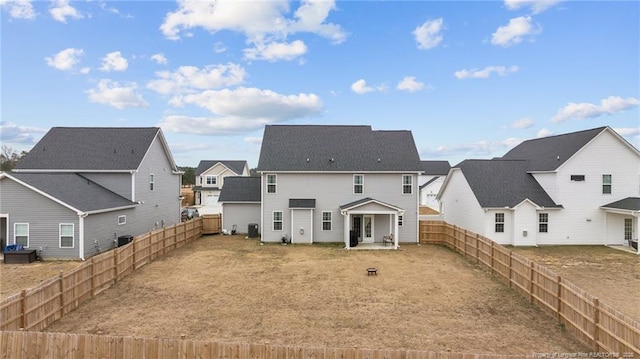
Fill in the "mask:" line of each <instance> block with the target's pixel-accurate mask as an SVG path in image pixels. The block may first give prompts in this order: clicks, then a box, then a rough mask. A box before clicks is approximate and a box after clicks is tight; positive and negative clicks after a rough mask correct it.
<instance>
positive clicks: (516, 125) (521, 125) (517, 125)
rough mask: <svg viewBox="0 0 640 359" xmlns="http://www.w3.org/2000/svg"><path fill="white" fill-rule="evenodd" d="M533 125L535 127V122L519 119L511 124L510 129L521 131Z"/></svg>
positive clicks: (528, 119)
mask: <svg viewBox="0 0 640 359" xmlns="http://www.w3.org/2000/svg"><path fill="white" fill-rule="evenodd" d="M533 125H535V121H534V120H532V119H530V118H526V117H525V118H521V119H519V120H518V121H515V122H514V123H512V124H511V126H510V127H511V128H515V129H518V130H523V129H527V128H531V127H533Z"/></svg>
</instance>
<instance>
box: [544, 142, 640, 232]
mask: <svg viewBox="0 0 640 359" xmlns="http://www.w3.org/2000/svg"><path fill="white" fill-rule="evenodd" d="M603 174H611V175H612V193H611V194H602V175H603ZM571 175H584V176H585V180H584V181H571ZM534 176H535V178H536V180H539V178H541V177H545V176H546V175H539V174H535V175H534ZM539 182H541V184H542V185H543V187H544V188H545V189H547V186H549V183H550V181H549V180H547V179H543V180H539ZM555 185H556V187H557V189H558V190H557V192H556V193H554V192H553V187H551V188H550V195H551V196H552V198H553V199H554V201H556V203H558V204H561V205H562V206H563V209H562V210H560V211H558V213H556V215H554V216H553V220H551V216H550V223H549V228H550V230H549V233H548V236H545V237H546V238H539V240H538V244H605V243H607V233H608V231H609V230H613V231H615V229H611V228H610V227H611V226H614V225H615V223H608V224H607V221H606V213H605V211H604V210H602V209H600V206H602V205H605V204H608V203H611V202H614V201H617V200H620V199H623V198H626V197H630V196H633V197H637V196H639V195H640V157H639V156H638V155H637V154H636V153H634V152H633V151H632V150H630V149H629V148H628V147H627V146H626V145H624V144H622V143H621V142H620V141H619V140H618V138H617V137H615V136H614V135H612V134H610V133H609V132H604V133H602V134H601V135H599V136H598V137H596V138H595V139H594V140H593V141H592V142H591V143H590V144H589V145H587V146H585V147H584V148H583V149H582V150H581V151H579V152H578V153H577V154H576V155H575V156H574V157H573V158H572V159H571V160H569V161H567V162H566V163H565V164H564V165H563V166H562V167H560V168H559V170H558V171H557V174H556V176H555ZM621 223H622V222H621ZM621 226H622V225H621ZM608 227H609V229H608ZM552 228H553V230H551V229H552ZM620 231H622V227H620Z"/></svg>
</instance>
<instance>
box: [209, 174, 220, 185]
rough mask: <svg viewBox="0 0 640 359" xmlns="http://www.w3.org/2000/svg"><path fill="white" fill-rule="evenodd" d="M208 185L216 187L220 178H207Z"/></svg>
mask: <svg viewBox="0 0 640 359" xmlns="http://www.w3.org/2000/svg"><path fill="white" fill-rule="evenodd" d="M207 184H208V185H212V186H215V185H217V184H218V176H207Z"/></svg>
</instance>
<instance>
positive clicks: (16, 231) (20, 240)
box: [13, 223, 29, 247]
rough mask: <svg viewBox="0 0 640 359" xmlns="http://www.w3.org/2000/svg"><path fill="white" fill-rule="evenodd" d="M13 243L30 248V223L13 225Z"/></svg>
mask: <svg viewBox="0 0 640 359" xmlns="http://www.w3.org/2000/svg"><path fill="white" fill-rule="evenodd" d="M13 243H14V244H21V245H22V246H23V247H29V223H15V224H14V225H13Z"/></svg>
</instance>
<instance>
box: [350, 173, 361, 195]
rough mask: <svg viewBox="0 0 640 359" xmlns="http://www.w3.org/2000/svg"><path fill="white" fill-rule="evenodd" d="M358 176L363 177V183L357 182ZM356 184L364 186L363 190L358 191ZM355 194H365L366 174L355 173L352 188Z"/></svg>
mask: <svg viewBox="0 0 640 359" xmlns="http://www.w3.org/2000/svg"><path fill="white" fill-rule="evenodd" d="M356 177H360V178H362V183H356ZM356 186H360V187H362V192H360V193H358V192H356ZM351 190H352V191H353V194H364V175H363V174H361V173H356V174H354V175H353V188H352V189H351Z"/></svg>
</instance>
